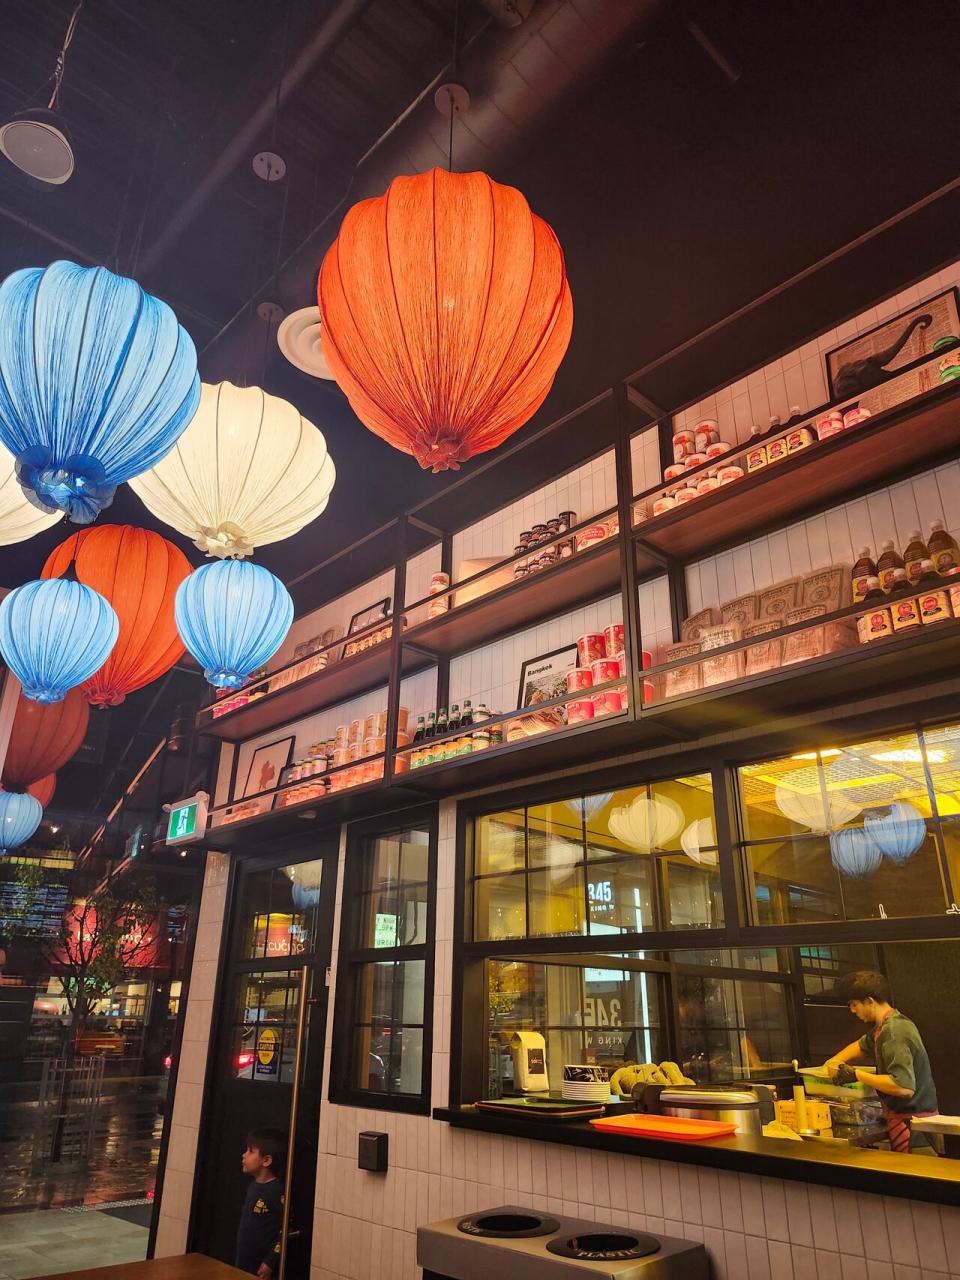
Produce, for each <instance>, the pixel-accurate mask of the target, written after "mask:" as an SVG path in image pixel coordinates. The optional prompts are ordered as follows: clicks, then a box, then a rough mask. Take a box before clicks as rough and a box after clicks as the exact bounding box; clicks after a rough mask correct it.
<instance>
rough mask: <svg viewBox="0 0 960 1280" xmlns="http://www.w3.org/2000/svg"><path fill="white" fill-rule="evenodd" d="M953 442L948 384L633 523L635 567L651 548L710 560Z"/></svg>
mask: <svg viewBox="0 0 960 1280" xmlns="http://www.w3.org/2000/svg"><path fill="white" fill-rule="evenodd" d="M958 445H960V384H958V383H950V384H948V385H946V386H942V387H935V388H934V389H933V390H932V391H927V392H925V393H924V394H923V395H921V396H917V397H916V398H915V399H913V400H910V401H909V402H908V403H906V404H903V405H898V406H897V407H896V408H894V409H888V410H886V411H885V412H884V413H878V414H876V415H875V416H874V417H872V418H870V419H869V420H868V421H867V422H866V423H864V424H863V425H862V426H859V427H853V428H851V429H850V430H849V431H844V432H842V433H841V434H840V435H837V436H832V437H831V438H830V439H829V440H826V441H824V442H823V443H822V444H815V445H812V446H811V447H810V448H808V449H804V450H802V451H801V452H800V453H796V454H794V455H793V456H792V457H789V458H786V459H784V461H782V462H776V463H772V464H771V465H770V466H767V467H763V468H762V469H761V470H760V471H754V472H753V473H751V474H750V475H747V476H744V478H743V479H742V480H737V481H735V482H734V483H733V484H729V485H723V486H721V488H719V489H715V490H714V491H713V493H708V494H705V495H704V496H703V497H701V498H697V499H696V500H695V501H693V502H689V503H687V504H686V505H685V506H683V507H678V508H674V510H672V511H667V512H665V513H664V514H663V515H660V516H655V517H654V518H652V519H650V520H645V521H643V522H642V523H641V524H638V525H635V526H634V530H633V533H634V538H635V539H636V540H637V544H638V555H639V556H640V557H642V560H641V563H640V564H639V565H638V568H641V569H642V568H643V565H644V564H645V563H646V561H647V560H648V559H649V553H650V551H653V552H654V553H660V554H662V555H664V556H668V557H669V558H670V559H671V560H673V561H675V562H682V561H686V560H695V559H697V558H698V557H699V556H702V555H713V554H715V553H716V552H718V551H722V550H724V548H726V547H729V546H732V545H733V544H735V543H736V542H738V541H742V540H744V539H745V538H753V537H759V536H760V535H761V534H762V533H763V532H764V531H765V530H768V529H770V528H772V527H775V526H778V525H783V524H785V523H787V522H788V521H790V520H793V519H798V518H800V517H801V516H803V515H804V514H807V513H810V512H813V511H817V510H822V509H823V508H824V507H825V506H827V504H828V503H830V502H831V501H837V500H842V499H844V498H850V497H852V496H854V495H855V494H858V493H862V492H864V491H866V490H869V489H870V488H873V487H875V486H878V485H880V484H882V483H884V482H887V481H890V480H891V479H898V480H902V479H905V478H906V477H907V476H909V475H913V474H916V472H917V471H918V470H921V469H923V468H926V467H929V466H931V465H933V464H934V463H936V462H937V461H939V460H941V459H943V458H946V457H948V456H950V455H951V454H955V453H956V452H957V448H958ZM661 487H662V486H661ZM655 492H659V489H658V490H656V491H655Z"/></svg>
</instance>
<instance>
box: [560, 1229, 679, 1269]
mask: <svg viewBox="0 0 960 1280" xmlns="http://www.w3.org/2000/svg"><path fill="white" fill-rule="evenodd" d="M659 1249H660V1241H659V1240H658V1239H657V1237H656V1236H648V1235H645V1234H643V1233H642V1232H639V1231H614V1230H613V1228H612V1227H611V1228H610V1230H609V1231H585V1232H582V1233H581V1234H579V1235H575V1236H561V1237H560V1239H559V1240H550V1241H549V1242H548V1243H547V1251H548V1253H555V1254H556V1255H557V1257H559V1258H579V1259H581V1260H582V1261H584V1262H619V1261H621V1260H624V1259H628V1258H647V1257H649V1256H650V1254H651V1253H657V1252H658V1251H659Z"/></svg>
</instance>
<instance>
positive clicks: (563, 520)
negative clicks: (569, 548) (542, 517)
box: [560, 511, 577, 533]
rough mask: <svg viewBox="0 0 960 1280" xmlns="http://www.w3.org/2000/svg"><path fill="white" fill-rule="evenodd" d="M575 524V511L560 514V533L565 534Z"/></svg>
mask: <svg viewBox="0 0 960 1280" xmlns="http://www.w3.org/2000/svg"><path fill="white" fill-rule="evenodd" d="M576 523H577V513H576V512H575V511H561V512H560V532H561V533H567V532H569V530H570V529H572V528H573V526H574V525H575V524H576Z"/></svg>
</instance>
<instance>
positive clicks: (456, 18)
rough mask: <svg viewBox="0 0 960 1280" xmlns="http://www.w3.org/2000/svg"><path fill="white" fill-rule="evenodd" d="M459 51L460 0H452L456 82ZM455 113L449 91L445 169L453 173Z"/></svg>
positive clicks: (452, 72)
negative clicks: (448, 135)
mask: <svg viewBox="0 0 960 1280" xmlns="http://www.w3.org/2000/svg"><path fill="white" fill-rule="evenodd" d="M459 52H460V0H453V55H452V57H451V58H450V79H451V80H452V81H453V82H454V84H456V82H457V70H458V68H457V58H458V55H459ZM456 113H457V103H456V99H455V98H454V96H453V93H450V138H449V141H448V144H447V170H448V172H450V173H453V118H454V116H455V115H456Z"/></svg>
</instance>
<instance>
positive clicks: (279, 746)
mask: <svg viewBox="0 0 960 1280" xmlns="http://www.w3.org/2000/svg"><path fill="white" fill-rule="evenodd" d="M292 750H293V734H291V735H290V736H289V737H288V738H278V739H277V740H276V742H268V743H265V744H264V745H263V746H262V747H257V749H256V751H254V753H253V756H252V758H251V760H250V765H249V767H248V769H247V776H246V779H245V780H244V784H243V790H242V791H241V792H240V795H239V796H236V797H235V799H238V800H246V799H247V798H248V797H249V796H259V795H262V794H263V792H264V791H274V790H276V788H277V787H278V786H279V784H280V775H281V773H282V772H283V770H284V769H285V768H286V767H287V765H288V764H289V763H290V753H291V751H292Z"/></svg>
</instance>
